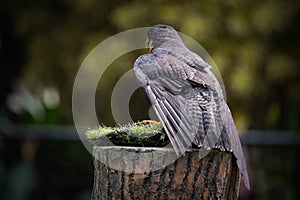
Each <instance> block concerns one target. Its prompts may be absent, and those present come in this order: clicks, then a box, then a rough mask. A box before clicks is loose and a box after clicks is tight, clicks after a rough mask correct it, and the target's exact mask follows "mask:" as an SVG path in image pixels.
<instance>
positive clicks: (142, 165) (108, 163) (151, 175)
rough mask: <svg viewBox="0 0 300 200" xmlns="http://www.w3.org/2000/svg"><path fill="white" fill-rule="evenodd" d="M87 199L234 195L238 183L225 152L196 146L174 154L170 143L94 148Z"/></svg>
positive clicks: (187, 197)
mask: <svg viewBox="0 0 300 200" xmlns="http://www.w3.org/2000/svg"><path fill="white" fill-rule="evenodd" d="M93 154H94V158H95V159H94V167H95V171H94V186H93V192H92V199H95V200H100V199H101V200H110V199H132V200H133V199H156V200H157V199H162V200H166V199H188V200H190V199H237V197H238V191H239V183H240V173H239V171H238V168H237V165H236V160H235V157H234V156H233V154H232V153H231V152H221V151H219V150H212V151H211V152H210V153H209V154H208V155H207V156H205V157H204V158H202V159H200V158H199V149H190V150H188V151H187V152H186V154H185V155H184V156H181V157H179V158H177V156H176V154H175V152H174V151H173V149H171V148H143V147H120V146H111V147H100V146H95V147H94V152H93Z"/></svg>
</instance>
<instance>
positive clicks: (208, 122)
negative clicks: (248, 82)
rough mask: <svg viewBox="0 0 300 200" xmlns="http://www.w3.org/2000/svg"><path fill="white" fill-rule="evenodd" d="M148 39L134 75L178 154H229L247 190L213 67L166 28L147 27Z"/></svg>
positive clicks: (238, 148)
mask: <svg viewBox="0 0 300 200" xmlns="http://www.w3.org/2000/svg"><path fill="white" fill-rule="evenodd" d="M147 40H148V45H149V47H150V50H151V52H150V53H149V54H145V55H142V56H140V57H139V58H138V59H137V60H136V61H135V63H134V71H135V75H136V77H137V80H138V82H139V84H140V85H141V86H142V87H143V88H144V89H145V91H146V94H147V96H148V99H149V101H150V103H151V105H152V106H153V108H154V111H155V113H156V115H157V116H158V118H159V121H160V122H161V123H162V125H163V127H164V130H165V132H166V133H167V135H168V137H169V139H170V141H171V144H172V146H173V148H174V150H175V152H176V154H177V155H178V156H180V155H182V154H184V152H185V151H186V150H187V148H189V147H191V146H192V144H194V145H197V146H199V147H201V148H202V149H206V150H210V149H211V148H217V149H220V150H221V151H232V152H233V154H234V156H235V157H236V160H237V165H238V168H239V171H240V173H241V174H242V178H243V180H244V183H245V186H246V187H247V188H248V189H249V188H250V185H249V179H248V174H247V169H246V162H245V158H244V154H243V151H242V147H241V143H240V140H239V136H238V132H237V129H236V126H235V124H234V121H233V118H232V115H231V112H230V110H229V108H228V106H227V104H226V102H225V100H224V97H223V92H222V89H221V86H220V84H219V82H218V80H217V79H216V77H215V76H214V74H213V72H212V71H211V66H210V65H209V64H208V63H206V62H205V61H204V60H203V59H202V58H201V57H200V56H199V55H197V54H196V53H194V52H192V51H190V50H189V49H188V48H187V47H186V46H185V45H184V43H183V42H182V40H181V38H180V36H179V35H178V33H177V31H176V30H175V29H174V28H173V27H171V26H169V25H156V26H154V27H152V28H150V29H149V30H148V32H147Z"/></svg>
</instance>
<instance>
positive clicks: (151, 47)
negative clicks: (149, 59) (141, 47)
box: [148, 41, 153, 52]
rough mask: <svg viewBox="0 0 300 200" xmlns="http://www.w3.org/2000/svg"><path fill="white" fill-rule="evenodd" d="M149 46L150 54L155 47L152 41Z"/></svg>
mask: <svg viewBox="0 0 300 200" xmlns="http://www.w3.org/2000/svg"><path fill="white" fill-rule="evenodd" d="M148 46H149V49H150V52H151V51H152V49H153V45H152V42H151V41H150V42H149V44H148Z"/></svg>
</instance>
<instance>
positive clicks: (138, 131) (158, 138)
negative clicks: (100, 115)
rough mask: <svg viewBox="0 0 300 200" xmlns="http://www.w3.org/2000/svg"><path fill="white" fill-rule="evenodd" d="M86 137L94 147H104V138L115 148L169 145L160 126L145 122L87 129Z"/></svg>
mask: <svg viewBox="0 0 300 200" xmlns="http://www.w3.org/2000/svg"><path fill="white" fill-rule="evenodd" d="M86 137H87V139H88V140H89V141H90V143H91V144H92V145H95V146H104V145H106V144H105V142H104V141H105V140H104V138H105V137H106V138H107V139H109V140H110V142H112V143H113V144H115V145H117V146H137V147H162V146H165V145H166V144H168V143H169V140H168V137H167V136H166V134H165V132H164V130H163V128H162V126H161V125H159V124H158V123H146V122H136V123H133V124H126V125H117V126H116V127H107V126H105V125H101V126H99V127H98V128H96V129H89V130H88V131H87V132H86Z"/></svg>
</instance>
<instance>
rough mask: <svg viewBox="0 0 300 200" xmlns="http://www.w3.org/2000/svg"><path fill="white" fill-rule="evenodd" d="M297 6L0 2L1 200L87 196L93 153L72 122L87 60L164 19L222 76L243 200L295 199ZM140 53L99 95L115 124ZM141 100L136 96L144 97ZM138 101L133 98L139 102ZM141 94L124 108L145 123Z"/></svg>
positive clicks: (299, 115) (299, 105)
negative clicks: (242, 167) (242, 161)
mask: <svg viewBox="0 0 300 200" xmlns="http://www.w3.org/2000/svg"><path fill="white" fill-rule="evenodd" d="M299 8H300V2H299V1H297V0H288V1H281V0H273V1H271V0H266V1H258V0H254V1H248V0H246V1H239V0H232V1H216V0H213V1H211V0H209V1H208V0H201V1H196V0H195V1H188V2H186V1H148V2H145V1H126V2H124V1H106V2H100V1H95V0H87V1H84V0H76V1H70V0H61V1H49V0H42V1H33V0H25V1H21V2H18V1H10V0H2V1H1V3H0V22H1V26H0V59H1V60H0V62H1V64H0V199H1V198H2V199H89V196H90V192H91V188H92V183H93V179H92V174H93V166H92V156H91V155H90V154H89V153H88V151H87V150H86V149H85V147H84V146H83V145H82V143H81V142H80V140H79V138H78V136H77V134H76V131H75V129H74V128H73V118H72V109H71V108H72V103H71V102H72V99H71V97H72V87H73V82H74V79H75V76H76V73H77V70H78V69H79V67H80V64H81V63H82V61H83V59H84V58H85V57H86V56H87V54H88V53H89V52H90V51H91V50H92V49H93V48H94V47H95V46H96V45H98V44H99V43H100V42H101V41H103V40H104V39H106V38H108V37H110V36H112V35H114V34H117V33H119V32H121V31H125V30H128V29H132V28H137V27H148V26H152V25H155V24H158V23H166V24H169V25H172V26H173V27H175V28H176V29H177V30H178V31H180V32H182V33H185V34H187V35H189V36H190V37H192V38H194V39H195V40H197V41H198V42H199V43H200V44H201V45H202V46H203V47H204V48H205V49H206V50H207V52H208V53H209V54H210V56H211V57H212V58H213V60H214V61H215V63H216V65H217V66H218V69H219V71H220V73H221V75H222V78H223V81H224V84H225V87H226V94H227V101H228V104H229V106H230V108H231V110H232V113H233V116H234V119H235V121H236V124H237V127H238V129H239V130H240V132H241V133H245V134H242V136H241V137H242V141H243V143H244V144H245V150H246V152H247V153H246V154H247V158H248V165H249V169H250V175H251V180H252V185H253V186H252V188H253V189H252V190H251V191H250V192H245V191H244V190H242V194H241V196H243V198H244V199H298V198H299V197H300V195H299V191H298V188H299V186H300V184H299V173H298V171H297V169H299V167H300V164H299V163H300V161H299V158H298V155H299V154H298V153H299V145H300V142H299V130H300V81H299V78H300V76H299V75H300V73H299V72H300V66H299V64H300V61H299V57H300V49H299V44H300V42H299V40H300V38H299V35H300V28H299V21H300V12H299V11H300V10H299ZM140 53H141V52H138V51H137V52H132V53H130V54H128V55H125V56H122V57H121V58H119V59H118V60H116V61H115V62H114V63H113V64H112V65H111V66H110V67H109V69H108V70H107V71H106V72H105V78H104V79H101V83H102V84H101V85H104V86H105V87H101V88H98V91H97V96H96V102H101V103H96V109H97V114H98V115H101V116H102V117H101V118H99V122H100V123H104V124H106V125H114V124H115V122H114V120H113V117H112V113H111V111H110V98H111V92H112V89H113V87H114V85H115V83H116V82H117V80H118V78H119V77H121V76H122V74H123V73H124V72H126V71H128V70H129V69H131V68H132V66H133V63H134V60H135V59H136V58H137V56H138V55H139V54H140ZM141 102H142V103H141ZM137 103H139V105H136V104H137ZM146 103H147V104H148V102H147V100H146V98H145V96H144V94H143V92H142V91H138V92H137V94H136V95H135V96H134V99H133V100H132V104H133V105H132V106H131V108H132V110H131V112H132V115H133V116H135V117H136V120H138V119H142V118H145V117H146V116H144V113H145V109H142V108H143V107H144V105H145V104H146Z"/></svg>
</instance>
